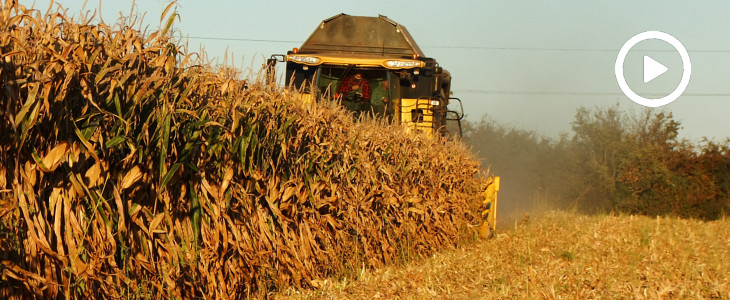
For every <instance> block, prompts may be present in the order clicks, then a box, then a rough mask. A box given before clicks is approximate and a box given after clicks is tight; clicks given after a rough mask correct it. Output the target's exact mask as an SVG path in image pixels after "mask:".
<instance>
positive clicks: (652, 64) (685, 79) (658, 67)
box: [614, 31, 692, 107]
mask: <svg viewBox="0 0 730 300" xmlns="http://www.w3.org/2000/svg"><path fill="white" fill-rule="evenodd" d="M649 39H656V40H661V41H664V42H666V43H668V44H670V45H672V47H674V49H675V50H677V52H678V53H679V56H680V57H681V58H682V68H683V71H682V79H681V80H680V81H679V85H678V86H677V88H676V89H674V91H672V92H671V93H669V95H666V96H664V97H662V98H656V99H652V98H644V97H642V96H639V94H637V93H636V92H634V91H633V90H631V88H630V87H629V85H628V84H627V83H626V78H625V77H624V61H626V55H627V54H628V53H629V51H630V50H631V48H633V47H634V46H636V44H638V43H640V42H642V41H645V40H649ZM667 70H668V69H667V67H666V66H664V65H663V64H661V63H659V62H658V61H656V60H654V59H653V58H651V57H649V56H644V83H649V82H650V81H652V80H654V79H656V78H657V77H659V76H661V75H662V74H664V73H665V72H667ZM614 72H615V74H616V81H617V82H618V86H619V87H620V88H621V91H622V92H624V94H625V95H626V97H629V99H631V101H634V102H636V103H638V104H641V105H643V106H647V107H659V106H663V105H667V104H669V103H671V102H672V101H674V100H677V98H679V96H681V95H682V93H684V90H685V89H686V88H687V85H688V84H689V78H690V76H691V75H692V63H691V62H690V61H689V54H688V53H687V49H685V48H684V46H683V45H682V43H680V42H679V40H677V39H676V38H674V37H673V36H671V35H669V34H666V33H664V32H661V31H645V32H642V33H639V34H637V35H635V36H633V37H631V38H630V39H629V40H628V41H626V43H624V45H623V46H622V47H621V50H619V52H618V57H616V66H615V68H614Z"/></svg>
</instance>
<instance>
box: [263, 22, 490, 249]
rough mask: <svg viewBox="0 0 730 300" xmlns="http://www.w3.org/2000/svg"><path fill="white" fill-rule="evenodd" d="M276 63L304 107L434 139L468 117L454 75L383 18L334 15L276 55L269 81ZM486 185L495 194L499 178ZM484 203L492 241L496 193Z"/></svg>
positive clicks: (455, 131) (457, 131)
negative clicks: (315, 105)
mask: <svg viewBox="0 0 730 300" xmlns="http://www.w3.org/2000/svg"><path fill="white" fill-rule="evenodd" d="M277 62H285V63H286V75H285V76H286V77H285V80H286V85H287V86H294V87H296V88H299V89H301V90H302V91H304V99H305V101H313V100H317V101H337V102H338V103H340V104H341V105H343V106H344V107H345V108H346V109H348V110H350V111H352V112H353V114H355V115H356V116H357V115H361V114H371V115H374V116H377V117H382V118H388V119H389V120H392V121H393V122H397V123H401V124H403V125H404V126H406V127H407V128H408V130H409V131H412V132H413V131H415V132H419V133H423V134H426V135H428V136H431V137H434V136H438V135H446V134H449V133H450V132H449V130H447V128H452V130H451V131H453V132H451V134H456V135H458V136H461V119H462V118H463V117H464V112H463V108H462V105H461V100H459V99H458V98H453V97H450V95H451V75H450V74H449V72H448V71H446V70H444V69H443V68H441V67H440V66H439V64H438V62H436V60H435V59H433V58H429V57H426V56H425V55H424V54H423V51H421V49H420V48H419V47H418V45H417V44H416V42H415V41H414V40H413V38H412V37H411V35H410V33H408V30H406V28H405V27H403V26H402V25H400V24H398V23H396V22H394V21H393V20H391V19H388V18H387V17H385V16H378V17H361V16H349V15H346V14H339V15H336V16H333V17H331V18H329V19H326V20H324V21H322V23H321V24H320V25H319V26H318V27H317V28H316V29H315V30H314V32H313V33H312V34H311V35H310V36H309V38H308V39H307V40H306V41H305V42H304V44H302V46H301V47H299V48H294V49H292V50H291V51H289V52H287V54H286V55H272V57H271V58H270V59H269V60H268V62H267V64H268V68H267V70H268V71H269V74H268V76H269V79H272V80H273V79H274V78H275V77H276V75H275V72H273V71H274V70H275V68H274V67H275V65H276V63H277ZM449 104H451V105H452V106H454V107H455V109H454V110H449V109H448V107H449ZM447 124H448V126H447ZM488 182H490V183H491V184H490V185H488V186H491V187H492V188H494V187H495V184H496V186H497V189H498V185H499V179H498V178H497V179H496V181H495V180H494V178H490V180H489V181H488ZM486 189H487V191H488V190H489V188H486ZM484 205H485V211H484V212H483V216H484V219H485V222H486V223H485V224H486V225H487V227H486V229H484V228H483V230H481V231H482V232H483V233H484V232H485V231H484V230H487V232H489V234H490V235H491V232H493V230H494V228H495V226H496V214H495V212H496V210H495V208H496V192H495V193H494V197H492V198H489V197H487V199H486V200H485V203H484Z"/></svg>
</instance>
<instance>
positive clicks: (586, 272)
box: [275, 212, 730, 299]
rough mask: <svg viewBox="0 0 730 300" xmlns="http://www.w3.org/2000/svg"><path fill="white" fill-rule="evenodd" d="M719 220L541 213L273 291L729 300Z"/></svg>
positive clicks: (724, 232) (727, 239)
mask: <svg viewBox="0 0 730 300" xmlns="http://www.w3.org/2000/svg"><path fill="white" fill-rule="evenodd" d="M728 227H730V220H727V219H723V220H718V221H711V222H705V221H698V220H688V219H678V218H663V217H657V218H651V217H644V216H631V215H610V216H584V215H576V214H570V213H564V212H550V213H547V214H546V215H545V216H542V217H537V218H529V219H528V218H523V219H522V220H518V221H516V222H515V223H514V227H513V228H510V229H508V230H505V231H504V232H502V233H499V234H498V235H497V237H496V238H495V239H492V240H486V241H482V242H479V243H472V244H469V245H467V246H466V247H461V248H459V249H455V250H447V251H443V252H439V253H437V254H435V255H433V256H432V257H430V258H427V259H421V260H416V261H413V262H411V263H408V264H406V265H404V266H388V267H384V268H381V269H378V270H374V271H370V270H363V272H362V273H360V276H359V278H358V279H357V280H338V279H337V278H330V279H328V280H325V281H323V282H321V283H320V284H321V288H320V289H318V290H314V291H311V290H306V291H302V290H297V289H293V288H292V289H289V290H287V291H286V292H281V293H279V294H278V295H277V297H275V298H281V299H310V298H317V299H647V298H648V299H728V298H730V279H728V276H727V274H730V264H728V262H727V257H728V256H730V247H728V245H730V231H729V230H728ZM502 228H506V226H502Z"/></svg>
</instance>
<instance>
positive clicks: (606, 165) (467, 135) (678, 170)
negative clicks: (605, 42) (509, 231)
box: [463, 106, 730, 220]
mask: <svg viewBox="0 0 730 300" xmlns="http://www.w3.org/2000/svg"><path fill="white" fill-rule="evenodd" d="M571 125H572V126H571V128H572V131H571V132H570V133H566V134H562V135H561V136H560V137H558V138H548V137H544V136H541V135H540V134H538V133H536V132H534V131H528V130H523V129H517V128H514V127H507V126H504V125H500V124H497V123H496V122H494V121H493V120H490V119H489V118H486V117H485V118H482V119H481V120H480V121H478V122H466V124H465V126H464V137H463V139H464V141H465V142H466V143H467V144H469V145H470V146H471V147H472V148H473V150H474V151H475V152H476V153H477V155H478V156H479V157H480V158H481V159H482V160H483V161H482V164H483V165H484V166H488V167H489V168H490V172H491V173H493V174H496V175H500V176H502V178H503V179H502V189H501V191H500V197H501V199H502V200H501V201H500V206H502V207H503V208H504V209H505V210H506V211H513V212H522V211H530V210H535V209H542V208H558V209H575V210H579V211H584V212H588V213H595V212H624V213H631V214H642V215H675V216H679V217H686V218H699V219H706V220H714V219H718V218H721V217H723V216H724V215H726V214H727V213H728V212H730V194H729V193H730V140H725V141H722V142H716V141H713V140H710V139H707V138H703V139H702V140H701V141H699V142H692V141H688V140H686V139H680V138H679V137H678V133H679V130H680V129H681V124H680V122H679V121H677V120H675V119H674V118H673V116H672V114H671V113H667V112H662V111H652V110H645V111H642V112H640V113H627V112H624V111H621V110H619V109H618V107H617V106H612V107H602V108H594V109H588V108H580V109H578V110H577V111H576V114H575V118H574V120H573V122H572V123H571Z"/></svg>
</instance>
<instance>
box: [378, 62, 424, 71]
mask: <svg viewBox="0 0 730 300" xmlns="http://www.w3.org/2000/svg"><path fill="white" fill-rule="evenodd" d="M421 64H423V62H421V61H418V60H388V61H385V66H386V67H388V68H392V69H403V68H413V67H420V66H421Z"/></svg>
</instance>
